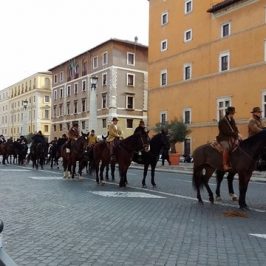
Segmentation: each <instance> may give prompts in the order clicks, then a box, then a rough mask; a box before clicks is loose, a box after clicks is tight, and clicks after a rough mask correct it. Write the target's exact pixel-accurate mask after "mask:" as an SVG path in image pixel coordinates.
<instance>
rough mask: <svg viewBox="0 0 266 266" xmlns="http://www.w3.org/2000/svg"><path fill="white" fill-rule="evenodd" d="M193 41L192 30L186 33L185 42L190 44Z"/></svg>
mask: <svg viewBox="0 0 266 266" xmlns="http://www.w3.org/2000/svg"><path fill="white" fill-rule="evenodd" d="M191 40H192V29H189V30H187V31H185V32H184V42H190V41H191Z"/></svg>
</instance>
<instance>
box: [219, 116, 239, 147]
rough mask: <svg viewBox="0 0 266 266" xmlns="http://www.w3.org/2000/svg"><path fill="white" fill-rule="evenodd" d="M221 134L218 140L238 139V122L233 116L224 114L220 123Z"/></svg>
mask: <svg viewBox="0 0 266 266" xmlns="http://www.w3.org/2000/svg"><path fill="white" fill-rule="evenodd" d="M218 128H219V135H218V136H217V141H219V142H220V141H229V140H237V139H238V133H239V131H238V128H237V126H236V122H235V120H234V119H233V118H231V119H229V118H228V117H227V116H224V117H223V118H222V119H221V120H220V121H219V124H218Z"/></svg>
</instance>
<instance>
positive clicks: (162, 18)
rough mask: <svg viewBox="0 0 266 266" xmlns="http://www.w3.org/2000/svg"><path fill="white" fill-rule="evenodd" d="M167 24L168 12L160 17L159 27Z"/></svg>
mask: <svg viewBox="0 0 266 266" xmlns="http://www.w3.org/2000/svg"><path fill="white" fill-rule="evenodd" d="M167 23H168V12H165V13H163V14H162V15H161V25H162V26H163V25H166V24H167Z"/></svg>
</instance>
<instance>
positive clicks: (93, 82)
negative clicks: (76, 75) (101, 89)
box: [90, 76, 98, 89]
mask: <svg viewBox="0 0 266 266" xmlns="http://www.w3.org/2000/svg"><path fill="white" fill-rule="evenodd" d="M90 82H91V88H92V89H96V85H97V82H98V77H96V76H92V77H91V78H90Z"/></svg>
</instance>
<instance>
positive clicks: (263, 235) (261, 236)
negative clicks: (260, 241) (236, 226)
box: [249, 234, 266, 239]
mask: <svg viewBox="0 0 266 266" xmlns="http://www.w3.org/2000/svg"><path fill="white" fill-rule="evenodd" d="M249 235H250V236H256V237H260V238H264V239H266V234H249Z"/></svg>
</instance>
